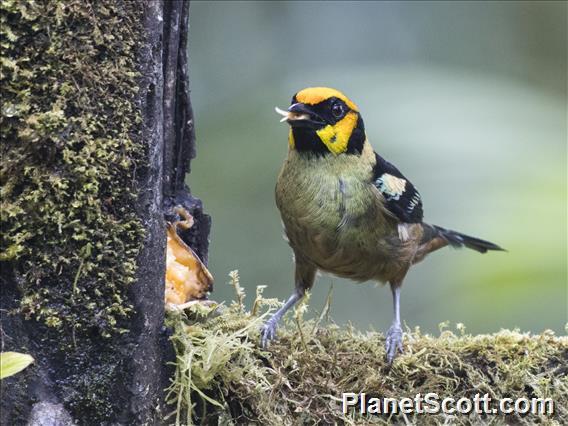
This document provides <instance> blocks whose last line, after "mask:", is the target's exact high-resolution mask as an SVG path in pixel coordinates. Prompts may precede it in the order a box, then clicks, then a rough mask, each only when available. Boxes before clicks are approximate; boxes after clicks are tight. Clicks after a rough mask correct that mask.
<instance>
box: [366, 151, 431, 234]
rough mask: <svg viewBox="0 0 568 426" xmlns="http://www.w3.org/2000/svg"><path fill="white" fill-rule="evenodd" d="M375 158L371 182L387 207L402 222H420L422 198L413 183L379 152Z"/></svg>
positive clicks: (422, 214)
mask: <svg viewBox="0 0 568 426" xmlns="http://www.w3.org/2000/svg"><path fill="white" fill-rule="evenodd" d="M375 158H376V163H375V165H374V167H373V177H372V180H373V182H372V183H373V185H374V186H375V187H376V188H377V189H378V190H379V192H380V193H381V194H382V195H383V197H384V198H385V205H386V207H387V209H388V210H389V211H390V212H391V213H392V214H393V215H394V216H395V217H396V218H397V219H398V220H399V221H401V222H403V223H420V222H422V217H423V216H424V213H423V211H422V199H421V198H420V194H419V193H418V191H417V190H416V188H415V187H414V185H413V184H412V183H411V182H410V181H409V180H408V179H407V178H406V177H405V176H404V175H403V174H402V173H401V172H400V171H399V170H398V169H397V168H396V167H395V166H393V165H392V164H391V163H389V162H388V161H387V160H385V159H384V158H382V157H381V156H380V155H379V154H377V153H375Z"/></svg>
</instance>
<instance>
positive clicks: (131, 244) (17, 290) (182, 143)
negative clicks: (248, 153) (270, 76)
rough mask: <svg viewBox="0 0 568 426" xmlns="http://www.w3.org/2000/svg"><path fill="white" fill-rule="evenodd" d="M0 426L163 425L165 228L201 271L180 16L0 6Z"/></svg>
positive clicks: (89, 7)
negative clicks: (178, 209) (12, 371)
mask: <svg viewBox="0 0 568 426" xmlns="http://www.w3.org/2000/svg"><path fill="white" fill-rule="evenodd" d="M0 11H1V26H0V28H1V29H0V37H1V43H2V62H1V65H2V69H1V76H0V78H1V84H2V115H1V121H0V128H1V130H0V131H1V133H0V134H1V136H2V151H1V153H2V167H1V175H0V181H1V183H2V222H1V224H2V246H1V253H0V256H1V257H0V259H1V260H2V274H1V278H2V295H1V308H2V311H1V313H2V330H1V331H2V333H1V334H2V351H17V352H23V353H29V354H31V355H32V356H33V357H34V359H35V363H34V364H33V365H32V366H31V367H28V368H27V369H26V370H24V371H23V372H21V373H19V374H17V375H15V376H13V377H10V378H8V379H5V380H3V381H2V384H1V385H2V401H1V407H2V413H1V421H2V424H11V425H12V424H14V425H18V424H30V425H47V424H50V425H55V424H58V425H66V424H102V423H112V424H148V423H150V424H152V423H159V421H160V418H161V416H162V415H163V414H164V412H163V411H164V410H163V408H164V407H163V405H162V402H163V389H164V387H165V386H166V385H167V377H168V375H167V373H168V372H166V370H165V365H166V363H167V361H168V360H169V359H171V357H172V356H173V352H172V349H171V347H170V343H169V342H168V336H167V335H166V333H165V331H164V327H163V321H164V268H165V235H166V233H165V218H167V217H168V216H167V215H168V214H169V212H170V209H171V207H172V206H174V205H179V204H181V205H182V206H183V207H184V208H185V209H186V210H188V211H189V212H190V213H191V214H192V215H193V216H194V219H195V225H194V226H193V227H192V228H191V229H190V230H188V231H187V233H186V234H187V235H184V236H183V237H184V239H185V240H186V241H187V242H188V244H189V245H190V246H191V247H192V248H193V249H194V250H195V251H196V252H197V254H198V255H199V256H200V257H201V259H202V260H204V261H205V262H206V260H207V249H208V234H209V227H210V219H209V217H208V216H207V215H205V214H204V213H203V211H202V205H201V202H200V201H199V200H197V199H195V198H194V197H192V196H191V194H190V192H189V189H188V188H187V187H186V186H185V184H184V178H185V176H186V173H188V172H189V165H190V159H191V158H193V157H194V155H195V143H194V141H195V138H194V131H193V113H192V109H191V103H190V98H189V88H188V83H189V81H188V50H187V41H188V29H189V26H188V19H189V2H185V1H181V0H179V1H166V0H144V1H138V2H132V1H126V0H123V1H115V0H108V1H100V0H91V1H85V2H73V1H70V0H65V1H56V0H53V1H50V2H27V1H21V0H6V1H3V2H2V4H1V6H0Z"/></svg>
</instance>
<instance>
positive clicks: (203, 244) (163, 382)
mask: <svg viewBox="0 0 568 426" xmlns="http://www.w3.org/2000/svg"><path fill="white" fill-rule="evenodd" d="M99 5H102V3H99V2H92V3H91V7H93V8H97V7H99ZM107 6H108V5H107ZM119 7H120V6H119ZM139 8H140V9H143V13H142V14H141V15H140V18H139V19H142V22H141V23H140V24H141V27H142V29H143V33H144V34H143V37H142V39H143V41H142V42H141V44H140V46H139V48H138V49H137V56H136V57H137V61H138V67H137V68H138V70H139V72H140V78H139V91H138V94H137V95H136V96H137V99H136V100H135V104H136V106H137V108H138V109H139V110H140V111H141V116H142V128H141V133H140V134H139V135H138V136H137V137H138V138H141V140H140V141H139V142H141V143H142V144H143V145H144V146H145V156H146V157H145V158H144V159H143V161H142V163H143V167H141V168H140V169H139V170H137V171H136V175H135V180H134V181H133V182H132V187H133V188H135V189H136V190H137V191H138V201H137V202H136V203H135V210H136V214H137V216H138V218H139V219H140V221H141V222H142V225H143V228H144V229H145V237H144V241H143V243H142V246H141V247H140V249H141V250H140V252H139V254H138V256H137V272H136V281H135V282H134V283H133V284H132V285H131V287H130V288H129V290H128V293H127V294H128V298H129V299H130V300H129V303H130V304H131V305H132V306H133V307H134V313H132V314H131V315H130V316H129V317H128V318H127V319H125V320H123V321H122V322H121V324H120V325H121V327H123V328H124V329H126V330H128V332H127V333H124V334H116V335H112V336H111V337H103V336H101V335H99V334H97V333H95V332H93V333H91V334H88V333H85V334H81V335H77V336H75V335H72V336H71V335H62V334H61V333H62V332H61V331H57V330H54V329H53V328H51V327H48V326H46V325H45V324H43V323H42V322H41V321H37V320H35V319H33V318H32V319H26V318H25V317H24V316H23V315H22V314H21V313H16V314H14V315H8V314H7V313H8V312H16V311H17V309H18V304H19V301H20V299H21V298H22V292H21V288H22V285H23V284H24V283H23V282H22V272H21V269H20V266H19V265H18V262H17V260H16V261H10V262H6V263H3V264H2V274H1V277H2V295H1V308H2V350H4V351H8V350H15V351H19V352H25V353H30V354H31V355H32V356H33V357H34V358H35V363H34V364H33V365H32V366H31V367H29V368H28V369H26V370H24V371H23V372H21V373H19V374H17V375H15V376H13V377H11V378H9V379H7V380H4V381H2V402H1V404H2V405H1V407H2V413H1V421H2V424H6V425H8V424H10V425H18V424H30V425H47V424H50V425H55V424H57V425H67V424H73V423H75V424H101V423H108V424H129V425H130V424H155V423H159V422H160V419H161V416H162V415H163V413H164V410H163V389H164V388H165V387H166V386H167V378H168V374H169V371H167V368H166V363H167V361H169V360H172V357H173V351H172V349H171V346H170V343H169V341H168V336H167V334H166V331H165V329H164V325H163V322H164V275H165V244H166V237H165V235H166V234H165V220H166V219H167V218H168V217H169V215H170V214H171V207H172V206H174V205H182V206H183V207H185V209H186V210H188V211H189V212H190V213H191V214H192V215H193V216H194V218H195V226H194V227H193V228H192V229H190V230H188V231H187V233H186V235H184V236H183V237H184V239H185V240H186V242H187V243H188V244H189V245H190V246H191V247H192V248H193V249H194V250H195V251H196V252H197V253H198V254H199V255H200V256H201V258H202V259H203V260H204V261H206V259H207V249H208V235H209V228H210V218H209V216H208V215H206V214H204V213H203V208H202V204H201V201H200V200H198V199H196V198H194V197H193V196H192V195H191V194H190V191H189V188H188V187H187V186H186V185H185V183H184V179H185V176H186V173H188V172H189V166H190V160H191V159H192V158H193V157H194V156H195V136H194V130H193V112H192V109H191V103H190V99H189V88H188V84H189V79H188V30H189V25H188V20H189V1H182V0H179V1H168V0H144V1H140V2H139ZM130 118H131V117H124V118H123V119H126V120H128V119H130ZM45 161H49V158H47V157H46V160H45ZM125 189H126V188H125ZM101 201H102V200H101ZM61 244H62V245H65V244H66V242H65V241H62V242H61ZM101 268H104V266H101ZM62 341H65V342H72V343H69V344H67V345H66V346H65V349H64V350H63V349H62V345H61V342H62ZM98 383H104V386H100V387H97V384H98ZM87 392H92V394H86V393H87Z"/></svg>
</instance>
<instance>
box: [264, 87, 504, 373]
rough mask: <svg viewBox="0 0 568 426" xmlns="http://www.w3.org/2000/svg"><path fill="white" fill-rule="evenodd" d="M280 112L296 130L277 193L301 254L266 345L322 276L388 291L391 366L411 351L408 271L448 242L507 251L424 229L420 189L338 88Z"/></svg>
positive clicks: (288, 233) (307, 92)
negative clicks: (403, 301) (404, 310)
mask: <svg viewBox="0 0 568 426" xmlns="http://www.w3.org/2000/svg"><path fill="white" fill-rule="evenodd" d="M276 112H277V113H278V114H280V115H282V119H281V120H280V121H281V122H286V123H288V124H289V126H290V129H289V133H288V154H287V157H286V159H285V161H284V164H283V166H282V169H281V171H280V174H279V176H278V179H277V183H276V188H275V197H276V205H277V207H278V209H279V211H280V216H281V219H282V223H283V226H284V231H285V239H287V241H288V243H289V245H290V247H291V248H292V251H293V255H294V256H293V257H294V262H295V273H294V291H293V293H292V295H291V296H290V297H289V298H288V299H287V301H286V302H285V303H284V305H283V306H282V307H281V308H280V309H278V310H277V311H276V312H275V313H274V314H273V315H272V316H271V317H270V318H269V319H268V320H267V321H266V322H265V323H264V325H263V326H262V328H261V330H260V344H261V347H263V348H267V347H268V346H269V343H270V341H272V340H274V339H275V338H276V331H277V327H278V323H279V321H280V320H281V318H282V317H283V316H284V314H285V313H286V312H287V311H288V310H289V309H291V308H292V307H293V306H294V305H295V304H296V303H297V302H298V301H299V300H301V299H302V298H303V297H304V296H305V294H306V292H307V291H309V290H310V289H311V288H312V286H313V285H314V281H315V278H316V274H317V273H318V272H323V273H328V274H331V275H335V276H338V277H342V278H348V279H351V280H353V281H356V282H364V281H375V282H379V283H383V284H386V283H388V284H389V285H390V289H391V292H392V298H393V310H394V316H393V321H392V324H391V326H390V328H389V329H388V331H387V333H386V336H385V355H386V359H387V361H388V363H389V364H392V362H393V360H394V359H395V357H396V356H397V354H398V353H401V352H402V350H403V347H402V343H403V331H402V327H401V319H400V294H401V286H402V283H403V281H404V278H405V276H406V274H407V273H408V271H409V269H410V268H411V267H412V266H413V265H414V264H416V263H418V262H420V261H422V260H423V259H424V258H425V257H426V256H427V255H429V254H430V253H432V252H434V251H436V250H439V249H441V248H442V247H445V246H450V247H455V248H458V247H466V248H469V249H472V250H475V251H478V252H480V253H485V252H487V251H491V250H498V251H502V250H504V249H502V248H501V247H500V246H498V245H497V244H494V243H492V242H489V241H485V240H482V239H480V238H475V237H471V236H468V235H465V234H462V233H460V232H456V231H452V230H450V229H445V228H442V227H440V226H436V225H430V224H428V223H425V222H424V221H423V216H424V212H423V204H422V198H421V197H420V194H419V192H418V190H417V189H416V187H415V186H414V185H413V184H412V182H410V180H409V179H408V178H407V177H406V176H405V175H403V174H402V173H401V172H400V171H399V170H398V168H396V167H395V166H394V165H393V164H391V163H390V162H388V161H387V160H385V159H384V158H383V157H382V156H381V155H379V154H378V153H377V152H375V150H374V149H373V147H372V146H371V144H370V142H369V140H368V138H367V135H366V132H365V124H364V122H363V117H362V116H361V113H360V111H359V108H358V107H357V105H356V104H355V103H354V102H353V101H351V100H350V99H349V98H348V97H347V96H345V95H344V94H343V93H341V92H340V91H338V90H336V89H332V88H329V87H308V88H306V89H303V90H301V91H299V92H297V93H296V94H295V95H294V96H293V97H292V102H291V105H290V107H289V108H288V109H287V110H282V109H280V108H276Z"/></svg>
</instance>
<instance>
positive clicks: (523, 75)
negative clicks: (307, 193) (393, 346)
mask: <svg viewBox="0 0 568 426" xmlns="http://www.w3.org/2000/svg"><path fill="white" fill-rule="evenodd" d="M566 16H567V10H566V3H565V2H554V3H546V2H527V3H525V2H479V3H469V2H453V3H450V2H400V3H395V2H378V3H373V2H360V3H359V2H275V1H270V2H211V1H207V2H200V1H192V4H191V17H190V26H191V29H190V73H191V76H190V78H191V88H192V102H193V107H194V110H195V116H196V129H197V143H198V145H197V160H196V161H194V162H193V163H192V172H191V175H189V177H188V184H189V185H190V187H191V189H192V191H193V193H195V194H196V195H197V196H199V197H200V198H201V199H202V200H203V202H204V203H205V207H206V210H207V211H208V212H209V213H210V214H211V215H212V217H213V228H212V233H211V246H210V263H209V266H210V269H211V271H212V273H213V274H214V276H215V279H216V286H215V291H214V294H213V298H214V299H215V300H219V301H220V300H230V299H231V298H232V297H233V293H232V290H231V288H230V287H229V286H228V285H226V283H227V281H228V277H227V273H228V272H229V271H231V270H233V269H238V270H239V271H240V275H241V282H242V284H243V285H244V286H245V287H246V289H247V292H248V294H249V297H250V298H252V297H253V295H254V288H255V286H257V285H262V284H266V285H268V288H267V289H266V290H265V296H267V297H278V298H280V299H284V298H286V297H287V296H288V295H289V294H290V293H291V291H292V287H293V284H292V277H293V264H292V256H291V250H290V248H289V247H288V246H287V244H286V243H285V242H284V240H283V239H282V230H281V224H280V217H279V214H278V211H277V209H276V207H275V204H274V195H273V192H274V185H275V181H276V177H277V174H278V171H279V169H280V165H281V163H282V161H283V160H284V158H285V156H286V151H287V133H288V129H287V126H286V125H285V124H280V123H279V122H278V120H279V117H278V116H277V115H276V114H275V113H274V106H279V107H281V108H284V107H286V106H287V105H288V104H289V102H290V98H291V96H292V95H293V94H294V93H295V92H297V91H298V90H300V89H302V88H304V87H307V86H314V85H325V86H331V87H335V88H338V89H340V90H341V91H343V92H344V93H346V94H347V96H349V97H350V98H351V99H353V100H354V101H355V102H356V103H357V104H358V105H359V107H360V109H361V111H362V114H363V118H364V120H365V124H366V128H367V135H368V137H369V138H370V140H371V142H372V144H373V146H374V147H375V150H376V151H377V152H379V153H380V154H381V155H382V156H384V157H385V158H387V159H388V160H390V161H392V162H393V163H394V164H396V165H397V166H398V167H399V169H400V170H401V171H402V172H403V173H404V174H405V175H406V176H407V177H409V178H410V179H411V180H412V181H413V182H414V184H415V185H416V186H417V187H418V188H419V190H420V192H421V194H422V197H423V200H424V207H425V220H426V221H427V222H430V223H434V224H438V225H441V226H444V227H449V228H452V229H456V230H459V231H462V232H465V233H468V234H471V235H475V236H479V237H481V238H486V239H489V240H491V241H494V242H496V243H498V244H500V245H502V246H503V247H505V248H507V249H508V250H509V251H508V253H490V254H487V255H480V254H478V253H476V252H473V251H469V250H451V249H444V250H442V251H439V252H437V253H435V254H433V255H431V256H430V257H429V258H428V259H427V260H426V261H425V262H423V263H421V264H419V265H417V266H415V267H414V268H413V269H412V270H411V272H410V273H409V274H408V276H407V278H406V281H405V284H404V287H403V292H402V316H403V320H404V321H405V322H406V324H407V325H409V326H411V327H414V326H417V325H419V326H420V327H421V328H422V329H423V330H425V331H429V332H436V331H437V329H438V324H439V323H440V322H442V321H445V320H449V321H450V322H452V323H456V322H463V323H465V325H466V326H467V330H468V331H470V332H473V333H479V332H493V331H498V330H499V329H500V328H504V327H507V328H513V327H520V328H521V329H522V330H525V331H534V332H540V331H542V330H543V329H546V328H550V329H553V330H555V331H556V332H558V333H562V334H564V330H565V328H564V327H565V324H566V322H567V306H568V300H567V251H566V245H567V244H566V242H567V175H566V169H567V167H566V165H567V109H566V99H567V98H566V95H567V93H566V73H567V69H566V56H567V29H566V27H567V24H566V19H567V18H566ZM332 283H333V286H334V295H333V305H332V317H333V318H334V320H335V321H336V322H338V323H340V324H344V323H346V322H349V321H351V322H352V323H353V324H354V325H355V326H357V327H358V328H360V329H363V330H364V329H368V328H369V327H372V328H374V329H376V330H385V329H386V328H387V327H388V326H389V324H390V321H391V318H392V306H391V295H390V291H389V289H388V287H378V288H377V286H375V285H373V284H371V283H368V284H360V285H355V284H353V283H351V282H349V281H344V280H341V279H338V278H334V277H330V276H322V277H320V278H319V279H318V281H317V283H316V285H315V288H314V291H313V293H312V299H311V302H310V305H311V308H310V312H311V313H312V314H314V313H316V312H317V311H319V310H320V309H321V308H322V306H323V304H324V301H325V296H326V294H327V292H328V289H329V286H330V284H332ZM249 302H250V300H249Z"/></svg>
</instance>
